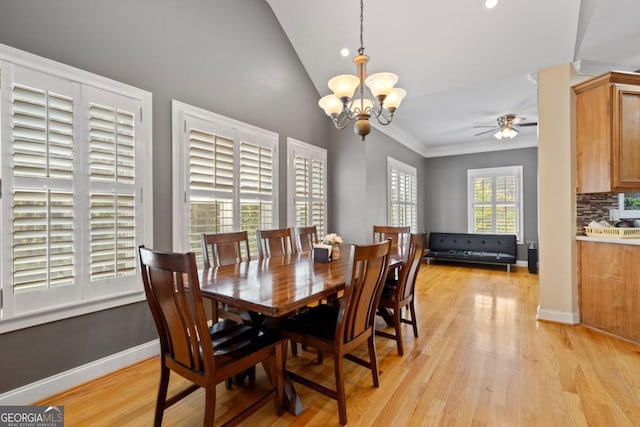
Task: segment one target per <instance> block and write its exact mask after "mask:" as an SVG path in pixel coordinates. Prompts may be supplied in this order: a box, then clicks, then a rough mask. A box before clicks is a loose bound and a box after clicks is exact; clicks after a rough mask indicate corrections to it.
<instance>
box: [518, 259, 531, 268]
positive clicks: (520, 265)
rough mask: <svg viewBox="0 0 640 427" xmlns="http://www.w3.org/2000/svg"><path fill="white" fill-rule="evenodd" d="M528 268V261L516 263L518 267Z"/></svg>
mask: <svg viewBox="0 0 640 427" xmlns="http://www.w3.org/2000/svg"><path fill="white" fill-rule="evenodd" d="M528 266H529V263H528V262H527V261H524V260H521V259H519V260H517V261H516V267H528Z"/></svg>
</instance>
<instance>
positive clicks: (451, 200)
mask: <svg viewBox="0 0 640 427" xmlns="http://www.w3.org/2000/svg"><path fill="white" fill-rule="evenodd" d="M426 164H427V166H426V169H427V172H426V175H425V180H424V181H419V182H420V183H421V184H422V190H423V191H424V194H425V198H426V199H427V200H428V203H427V205H426V211H423V212H425V214H426V228H427V231H438V232H455V233H466V232H467V169H477V168H492V167H500V166H515V165H522V169H523V171H522V173H523V175H524V176H523V193H524V201H523V208H524V209H523V210H524V214H523V215H524V240H525V242H529V241H533V242H537V241H538V150H537V148H535V147H534V148H522V149H518V150H505V151H495V152H492V153H477V154H465V155H459V156H448V157H435V158H430V159H426ZM518 259H519V260H526V259H527V251H526V245H524V244H523V245H519V246H518Z"/></svg>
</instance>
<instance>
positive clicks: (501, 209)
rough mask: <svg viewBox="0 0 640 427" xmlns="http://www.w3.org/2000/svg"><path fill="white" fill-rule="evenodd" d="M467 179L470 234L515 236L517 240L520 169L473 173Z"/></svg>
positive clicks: (476, 171)
mask: <svg viewBox="0 0 640 427" xmlns="http://www.w3.org/2000/svg"><path fill="white" fill-rule="evenodd" d="M468 176H469V191H470V194H469V202H470V218H469V230H470V232H473V233H497V234H516V235H518V236H519V239H520V238H521V233H522V230H521V223H522V220H521V218H520V217H521V198H522V194H520V192H521V185H522V182H521V180H522V167H521V166H513V167H503V168H490V169H472V170H469V171H468Z"/></svg>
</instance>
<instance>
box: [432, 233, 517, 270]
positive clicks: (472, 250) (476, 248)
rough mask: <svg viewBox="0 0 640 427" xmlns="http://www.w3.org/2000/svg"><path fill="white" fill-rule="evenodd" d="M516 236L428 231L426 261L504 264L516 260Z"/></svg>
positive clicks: (509, 265) (509, 264) (513, 262)
mask: <svg viewBox="0 0 640 427" xmlns="http://www.w3.org/2000/svg"><path fill="white" fill-rule="evenodd" d="M516 248H517V239H516V236H515V235H509V234H470V233H430V234H429V250H428V251H427V253H426V255H425V256H426V257H427V259H428V260H430V259H437V260H443V261H463V262H479V263H487V264H505V265H506V266H507V271H511V264H515V263H516Z"/></svg>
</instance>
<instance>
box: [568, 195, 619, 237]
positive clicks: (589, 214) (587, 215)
mask: <svg viewBox="0 0 640 427" xmlns="http://www.w3.org/2000/svg"><path fill="white" fill-rule="evenodd" d="M609 209H618V193H598V194H576V227H577V230H578V232H580V233H583V232H584V229H583V228H582V227H583V226H585V225H588V224H589V223H590V222H591V221H601V220H603V219H604V220H606V221H609Z"/></svg>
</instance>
